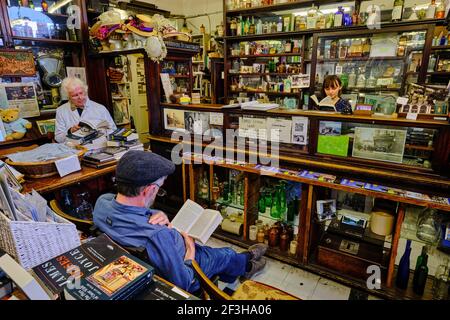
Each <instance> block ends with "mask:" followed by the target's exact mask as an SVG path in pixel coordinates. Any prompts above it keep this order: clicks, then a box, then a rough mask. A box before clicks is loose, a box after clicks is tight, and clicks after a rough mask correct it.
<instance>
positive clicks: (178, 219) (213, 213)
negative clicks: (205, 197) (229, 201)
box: [172, 199, 223, 244]
mask: <svg viewBox="0 0 450 320" xmlns="http://www.w3.org/2000/svg"><path fill="white" fill-rule="evenodd" d="M222 219H223V218H222V215H221V214H220V212H219V211H217V210H211V209H203V208H202V206H200V205H199V204H198V203H195V202H194V201H192V200H189V199H188V200H187V201H186V202H185V203H184V205H183V206H182V207H181V209H180V211H178V213H177V215H176V216H175V218H173V220H172V225H173V227H174V228H175V229H177V230H178V231H184V232H186V233H187V234H188V235H189V236H191V237H192V238H194V239H196V240H199V241H200V242H201V243H203V244H205V243H206V242H207V241H208V239H209V237H210V236H211V234H212V233H213V232H214V230H216V228H217V227H218V226H219V225H220V223H221V222H222Z"/></svg>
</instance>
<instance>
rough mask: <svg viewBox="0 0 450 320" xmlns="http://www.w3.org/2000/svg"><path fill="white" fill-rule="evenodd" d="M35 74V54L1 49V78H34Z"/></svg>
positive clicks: (26, 51)
mask: <svg viewBox="0 0 450 320" xmlns="http://www.w3.org/2000/svg"><path fill="white" fill-rule="evenodd" d="M35 74H36V68H35V64H34V56H33V52H31V51H28V50H9V49H0V76H1V77H33V76H34V75H35Z"/></svg>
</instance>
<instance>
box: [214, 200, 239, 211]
mask: <svg viewBox="0 0 450 320" xmlns="http://www.w3.org/2000/svg"><path fill="white" fill-rule="evenodd" d="M216 203H218V204H220V205H222V206H226V207H231V208H235V209H238V210H244V209H245V208H244V206H243V205H240V204H236V203H232V202H230V201H225V200H223V199H222V198H219V199H217V200H216Z"/></svg>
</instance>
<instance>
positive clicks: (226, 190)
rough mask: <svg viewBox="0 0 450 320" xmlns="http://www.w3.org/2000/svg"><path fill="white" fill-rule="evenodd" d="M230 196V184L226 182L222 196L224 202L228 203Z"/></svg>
mask: <svg viewBox="0 0 450 320" xmlns="http://www.w3.org/2000/svg"><path fill="white" fill-rule="evenodd" d="M229 194H230V185H229V184H228V182H226V181H225V182H224V183H223V194H222V199H223V201H225V202H228V199H229Z"/></svg>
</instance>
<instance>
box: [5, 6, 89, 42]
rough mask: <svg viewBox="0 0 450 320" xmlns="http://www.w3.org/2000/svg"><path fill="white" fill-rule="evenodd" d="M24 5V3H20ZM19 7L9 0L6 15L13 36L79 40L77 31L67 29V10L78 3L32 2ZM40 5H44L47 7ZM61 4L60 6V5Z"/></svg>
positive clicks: (78, 31) (79, 36) (79, 35)
mask: <svg viewBox="0 0 450 320" xmlns="http://www.w3.org/2000/svg"><path fill="white" fill-rule="evenodd" d="M21 3H22V4H24V2H21ZM25 3H26V4H27V5H26V6H24V5H22V6H21V5H19V2H18V1H14V0H11V1H10V6H9V7H8V15H9V20H10V23H11V29H12V32H13V36H15V37H28V38H43V39H58V40H74V41H79V40H81V32H80V30H79V29H73V28H68V27H67V23H68V21H69V20H70V21H71V22H72V21H74V20H72V19H71V18H69V13H70V12H68V8H69V7H70V6H72V5H76V4H77V3H78V1H76V0H72V1H34V2H32V3H35V4H34V6H33V5H32V6H31V7H30V2H29V1H25ZM42 3H46V4H47V6H45V5H43V4H42ZM61 4H62V5H61Z"/></svg>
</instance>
